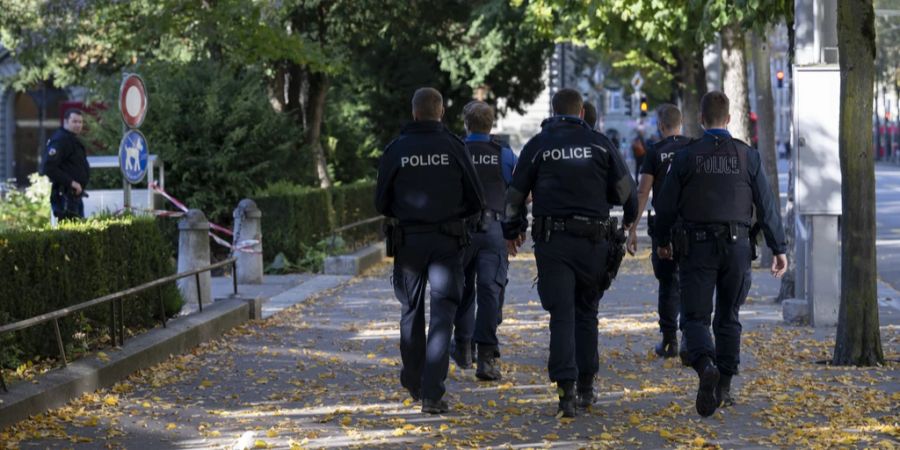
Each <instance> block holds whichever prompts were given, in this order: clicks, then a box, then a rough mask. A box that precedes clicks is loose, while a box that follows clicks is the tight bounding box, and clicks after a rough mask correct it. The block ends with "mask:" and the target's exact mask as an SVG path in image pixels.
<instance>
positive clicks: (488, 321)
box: [455, 222, 509, 356]
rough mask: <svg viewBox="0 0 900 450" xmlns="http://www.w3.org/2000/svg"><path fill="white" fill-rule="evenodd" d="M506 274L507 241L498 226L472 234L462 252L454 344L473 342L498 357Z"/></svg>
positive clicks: (507, 268) (490, 226)
mask: <svg viewBox="0 0 900 450" xmlns="http://www.w3.org/2000/svg"><path fill="white" fill-rule="evenodd" d="M508 270H509V257H508V256H507V253H506V240H505V239H503V229H502V227H501V226H500V222H492V223H491V224H490V225H489V226H488V229H487V231H484V232H479V233H472V243H471V245H469V246H468V247H466V250H465V251H464V256H463V273H464V274H465V284H464V285H463V294H462V303H461V304H460V306H459V309H457V310H456V320H455V325H456V332H455V337H456V342H457V345H460V343H462V342H464V341H469V340H472V341H473V342H475V343H476V344H478V346H479V348H481V350H480V351H493V353H494V355H495V356H499V354H498V346H499V340H498V339H497V326H498V325H499V324H500V309H501V308H502V307H503V304H502V298H503V288H504V287H505V286H506V276H507V272H508Z"/></svg>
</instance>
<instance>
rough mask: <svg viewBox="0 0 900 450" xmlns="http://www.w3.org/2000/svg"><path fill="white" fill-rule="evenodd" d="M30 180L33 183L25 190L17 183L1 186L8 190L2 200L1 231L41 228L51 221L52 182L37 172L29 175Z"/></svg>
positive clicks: (0, 210)
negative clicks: (19, 187) (20, 189)
mask: <svg viewBox="0 0 900 450" xmlns="http://www.w3.org/2000/svg"><path fill="white" fill-rule="evenodd" d="M28 181H29V182H30V183H31V185H30V186H28V188H27V189H25V191H24V192H22V191H19V190H18V189H17V188H16V186H15V183H7V184H5V187H3V188H0V191H4V190H5V192H6V194H5V198H3V199H2V200H0V232H3V231H7V230H12V229H31V228H41V227H45V226H47V224H49V223H50V182H49V181H48V180H47V178H46V177H44V176H41V175H38V174H37V173H33V174H31V175H29V176H28Z"/></svg>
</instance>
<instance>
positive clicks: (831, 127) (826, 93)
mask: <svg viewBox="0 0 900 450" xmlns="http://www.w3.org/2000/svg"><path fill="white" fill-rule="evenodd" d="M793 75H794V79H793V86H794V136H793V141H794V148H795V149H796V151H794V152H793V163H794V170H795V172H794V173H795V176H794V195H795V209H796V211H797V214H798V221H797V222H798V223H797V225H798V226H797V228H798V229H799V233H797V239H796V250H797V251H796V258H797V266H796V267H797V278H796V281H797V289H796V291H797V292H795V294H797V296H798V297H801V296H804V297H806V299H807V302H808V305H809V321H810V324H811V325H813V326H815V327H830V326H834V325H837V320H838V311H839V309H840V299H841V291H840V287H841V286H840V278H841V277H840V273H841V261H840V257H841V249H840V248H841V247H840V239H839V237H840V216H841V212H842V211H841V160H840V151H839V147H840V144H839V141H838V138H839V135H840V114H841V75H840V69H839V67H838V66H836V65H813V66H794V74H793Z"/></svg>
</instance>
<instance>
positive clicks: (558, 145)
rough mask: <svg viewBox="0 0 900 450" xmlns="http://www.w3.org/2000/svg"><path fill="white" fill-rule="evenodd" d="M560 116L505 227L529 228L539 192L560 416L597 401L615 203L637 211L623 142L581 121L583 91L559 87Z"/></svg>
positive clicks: (545, 133)
mask: <svg viewBox="0 0 900 450" xmlns="http://www.w3.org/2000/svg"><path fill="white" fill-rule="evenodd" d="M552 105H553V112H554V114H555V115H554V116H553V117H551V118H549V119H547V120H545V121H544V123H543V124H542V130H541V132H540V133H539V134H538V135H537V136H535V137H534V138H532V139H531V140H530V141H528V143H527V144H526V145H525V148H524V149H523V150H522V153H521V154H520V155H519V163H518V164H517V165H516V170H515V173H514V175H513V182H512V184H511V185H510V186H509V189H507V197H506V220H505V221H504V223H503V233H504V236H505V237H506V239H507V240H509V241H510V245H513V244H512V242H514V240H515V239H516V238H517V237H518V236H519V233H520V232H521V230H522V229H523V225H524V223H523V222H524V215H523V214H522V212H523V211H524V208H525V201H526V198H527V197H528V194H529V193H531V194H532V196H533V201H534V203H533V205H532V214H533V215H534V223H533V224H532V236H533V238H534V242H535V252H534V253H535V258H536V260H537V270H538V294H539V295H540V298H541V306H543V308H544V309H545V310H547V311H548V312H549V313H550V358H549V361H548V369H549V374H550V380H551V381H554V382H556V384H557V386H558V392H559V409H558V416H560V415H561V416H563V417H574V416H575V407H576V381H577V404H578V406H581V407H588V406H590V405H591V404H592V403H593V402H594V398H595V395H594V390H593V381H594V375H595V374H596V373H597V371H598V369H599V354H598V352H597V337H598V333H597V308H598V304H599V302H600V297H601V296H602V294H603V292H602V290H601V286H603V285H604V284H605V283H606V282H607V281H608V278H607V277H608V274H607V257H608V251H609V249H610V245H609V243H608V240H609V239H610V237H612V236H613V233H614V232H615V228H617V226H616V222H615V220H611V219H610V217H609V212H610V208H611V207H612V205H622V204H626V202H628V204H627V205H626V207H625V217H624V223H625V224H627V225H628V226H630V225H631V223H632V222H633V221H634V219H635V216H636V213H637V201H636V193H635V186H634V180H633V179H632V178H631V174H630V173H629V170H628V168H627V167H626V166H625V163H624V161H622V158H621V156H620V155H619V153H618V150H617V149H616V146H615V145H614V144H613V143H612V142H610V141H609V139H608V138H606V136H604V135H603V134H601V133H598V132H595V131H593V130H592V129H591V127H590V126H588V124H586V123H585V122H584V121H583V120H581V117H582V114H583V111H584V110H583V106H582V99H581V95H580V94H579V93H578V92H577V91H575V90H572V89H561V90H559V91H558V92H557V93H556V94H555V95H554V96H553V99H552Z"/></svg>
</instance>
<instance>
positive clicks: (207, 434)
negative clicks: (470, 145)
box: [0, 253, 900, 449]
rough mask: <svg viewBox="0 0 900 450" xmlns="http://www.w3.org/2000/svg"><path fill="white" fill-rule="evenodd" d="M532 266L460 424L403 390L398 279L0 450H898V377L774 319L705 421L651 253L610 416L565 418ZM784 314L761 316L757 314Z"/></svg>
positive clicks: (15, 438)
mask: <svg viewBox="0 0 900 450" xmlns="http://www.w3.org/2000/svg"><path fill="white" fill-rule="evenodd" d="M522 256H525V255H522ZM522 256H520V257H519V258H516V261H514V263H513V267H512V268H511V270H510V277H511V281H510V285H509V288H508V291H507V299H506V308H505V310H504V319H503V320H504V321H503V324H502V325H501V326H500V339H501V342H502V348H501V352H502V354H503V356H502V359H501V362H502V371H503V377H504V378H503V380H501V381H499V382H493V383H485V382H480V381H477V380H476V378H475V377H474V371H473V370H471V369H470V370H460V369H458V368H457V367H456V366H455V365H454V364H453V363H452V362H451V365H450V374H449V377H448V381H447V387H448V394H447V398H448V399H449V401H450V404H451V412H450V413H448V414H444V415H439V416H430V415H423V414H421V413H420V412H419V408H420V405H419V404H417V403H414V402H412V400H411V399H410V398H409V396H408V394H406V392H405V390H403V389H402V388H401V387H400V385H399V370H400V358H399V350H398V340H399V330H398V324H397V322H398V318H399V304H398V302H397V301H396V300H395V299H394V298H393V290H392V289H391V287H390V285H389V281H388V279H389V277H388V275H387V274H388V273H389V271H388V270H387V267H386V266H385V265H382V266H381V267H380V268H378V269H376V270H375V271H374V275H373V276H371V277H364V278H358V279H356V280H354V281H353V282H352V283H351V284H350V285H349V286H346V287H344V288H342V289H339V290H337V291H335V292H331V293H325V294H324V295H321V296H319V297H317V298H314V299H311V300H309V301H307V302H305V303H302V304H300V305H297V306H295V307H293V308H291V309H290V310H288V311H285V312H282V313H280V314H278V315H276V316H274V317H272V318H270V319H268V320H265V321H255V322H252V323H248V324H245V325H243V326H240V327H238V328H236V329H234V330H232V331H231V332H229V333H227V334H226V335H225V336H224V337H222V338H221V339H217V340H215V341H212V342H208V343H206V344H203V345H201V346H199V347H198V348H196V349H194V350H193V351H191V352H190V353H187V354H184V355H179V356H173V357H172V358H170V359H169V360H167V361H166V362H164V363H162V364H159V365H156V366H154V367H152V368H150V369H146V370H143V371H140V372H138V373H135V374H133V375H131V376H130V377H129V378H128V379H127V380H125V381H122V382H120V383H117V384H116V385H114V386H113V387H112V388H110V389H103V390H99V391H96V392H94V393H90V394H85V395H83V396H81V397H80V398H78V399H76V400H74V401H71V402H69V403H68V404H67V405H65V406H63V407H61V408H57V409H55V410H52V411H50V412H48V413H45V414H41V415H39V416H36V417H33V418H31V419H29V420H26V421H23V422H20V423H19V424H17V425H15V426H13V427H10V428H8V429H6V430H3V431H2V432H0V447H4V448H18V447H20V446H24V445H26V444H28V445H32V444H35V445H40V446H58V447H77V446H81V445H83V446H85V448H88V447H91V448H93V447H108V448H156V447H174V446H184V445H192V446H199V447H204V448H290V449H299V448H321V447H355V448H372V447H385V448H395V447H406V448H424V449H429V448H479V447H493V448H513V447H514V448H549V447H565V448H573V447H574V448H622V447H642V446H652V447H678V448H734V447H759V446H764V447H767V446H771V447H804V448H853V447H858V448H863V447H865V448H897V442H898V441H897V439H898V438H900V428H898V424H900V410H898V405H900V394H898V389H897V387H898V385H900V380H898V374H900V367H898V364H897V363H896V362H892V363H890V364H888V365H887V366H885V367H880V368H866V369H856V368H836V367H829V366H825V365H821V364H817V363H816V361H818V360H821V359H826V358H827V357H828V356H829V355H830V351H831V345H832V343H833V332H832V334H831V335H830V336H827V337H826V338H825V339H817V338H816V337H815V336H814V332H813V330H812V329H809V328H797V327H790V326H785V325H783V324H781V323H779V322H776V321H773V320H768V321H763V320H759V321H756V322H754V321H753V320H746V319H745V333H744V338H743V346H742V349H743V354H742V358H743V362H742V373H741V374H740V376H738V377H736V378H735V386H734V391H735V393H736V395H737V400H738V404H737V405H736V406H734V407H731V408H726V409H722V410H720V411H718V412H717V413H716V414H715V415H714V416H713V417H712V418H709V419H700V418H699V417H698V416H697V414H696V412H695V411H694V404H693V398H694V394H695V389H696V376H695V375H694V374H693V371H692V370H690V369H688V368H683V367H681V365H680V362H678V361H677V360H676V359H669V360H660V359H658V358H656V356H655V355H654V354H653V353H652V350H651V349H652V347H653V345H654V344H655V342H656V340H657V339H658V336H659V335H658V331H657V325H656V313H655V303H656V302H655V295H656V294H655V292H656V291H655V280H654V279H653V278H652V275H650V273H651V272H648V271H647V268H648V266H649V265H648V262H647V260H648V258H647V255H646V253H645V254H644V255H642V257H641V258H629V259H627V260H626V263H625V265H624V266H623V269H622V271H621V272H620V278H619V279H618V280H617V281H616V282H615V283H614V287H613V289H612V290H611V291H610V292H608V293H607V294H606V295H605V298H604V300H603V301H602V303H601V308H600V318H599V325H598V326H599V332H600V343H599V348H600V366H601V371H600V374H598V377H597V380H596V382H595V388H596V389H597V391H598V393H599V401H598V403H597V404H595V405H594V406H593V407H592V408H591V409H590V410H589V411H586V412H583V413H580V415H579V417H576V418H575V419H557V418H556V417H555V412H556V390H555V387H554V386H553V385H551V384H550V383H549V382H548V380H547V375H546V368H545V365H546V358H547V347H548V341H549V333H548V330H547V323H548V315H547V313H546V312H545V311H543V309H542V308H541V306H540V301H539V300H538V298H537V293H536V291H535V290H534V289H532V280H533V279H534V277H535V276H536V270H535V269H534V264H533V261H529V260H528V258H527V256H526V257H522ZM767 303H768V302H764V301H760V300H757V299H755V298H754V299H753V300H751V301H748V305H747V306H745V310H751V313H749V314H747V315H748V316H750V317H756V315H754V314H753V311H756V309H755V308H763V309H764V308H769V309H772V308H773V306H771V305H770V304H767ZM761 310H762V309H761ZM882 339H883V343H884V348H885V350H886V353H888V354H891V355H894V358H896V355H897V353H898V348H900V330H898V329H897V328H896V327H883V329H882Z"/></svg>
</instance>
